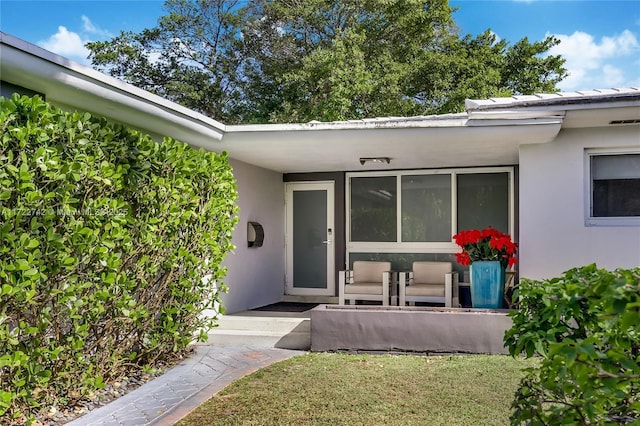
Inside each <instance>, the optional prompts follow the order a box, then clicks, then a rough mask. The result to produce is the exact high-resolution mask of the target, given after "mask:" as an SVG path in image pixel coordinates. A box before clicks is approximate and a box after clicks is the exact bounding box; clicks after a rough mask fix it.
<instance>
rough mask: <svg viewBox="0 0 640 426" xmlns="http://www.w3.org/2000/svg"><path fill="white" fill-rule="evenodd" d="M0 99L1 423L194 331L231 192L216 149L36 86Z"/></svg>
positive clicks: (144, 359) (151, 359) (60, 400)
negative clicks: (155, 134)
mask: <svg viewBox="0 0 640 426" xmlns="http://www.w3.org/2000/svg"><path fill="white" fill-rule="evenodd" d="M0 103H1V107H2V108H1V111H0V123H1V125H2V133H1V138H2V139H1V142H0V423H3V424H4V423H6V421H27V422H28V421H29V419H33V414H34V413H35V412H37V410H39V409H42V408H45V407H48V406H52V405H56V404H65V403H69V402H73V400H75V399H79V398H81V397H82V396H83V395H86V394H87V393H88V392H90V391H91V390H95V389H96V388H100V387H101V386H103V384H104V383H105V382H106V381H108V380H110V379H114V378H117V377H119V376H121V375H123V374H125V373H126V372H127V371H129V370H130V369H132V368H133V369H138V368H140V366H144V365H153V364H154V363H155V362H157V361H159V360H162V359H166V358H168V357H171V356H172V355H174V356H175V354H176V353H179V352H181V351H183V350H184V349H185V348H186V347H187V345H188V344H189V343H190V342H192V341H193V340H194V339H200V340H202V339H205V338H206V330H207V329H208V328H210V327H212V326H213V325H214V322H215V318H205V317H203V316H202V315H201V312H202V310H203V309H206V308H210V307H213V306H214V304H215V305H216V306H218V303H219V297H218V295H219V294H220V292H221V291H225V290H226V287H225V286H224V284H223V283H222V282H221V279H222V278H223V276H224V275H225V272H226V271H225V269H224V268H223V267H222V266H221V262H222V260H223V259H224V257H225V255H226V253H227V252H228V251H230V250H231V249H232V248H233V247H232V245H231V232H232V230H233V227H234V225H235V223H236V222H237V217H236V213H237V207H236V203H235V201H236V198H237V192H236V185H235V180H234V177H233V175H232V171H231V167H230V166H229V164H228V161H227V156H226V154H222V155H219V154H215V153H212V152H205V151H203V150H199V151H196V150H194V149H192V148H191V147H189V146H188V145H186V144H184V143H181V142H177V141H175V140H172V139H169V138H165V140H164V142H163V143H161V144H159V143H157V142H155V141H153V140H152V139H151V137H149V136H148V135H144V134H141V133H139V132H137V131H134V130H131V129H128V128H126V127H124V126H121V125H118V124H113V123H110V122H108V121H107V120H106V119H104V118H99V117H94V116H92V115H90V114H88V113H78V112H73V113H67V112H62V111H61V110H59V109H57V108H54V107H52V106H50V105H49V104H47V103H45V102H44V101H42V100H41V99H40V98H39V97H33V98H28V97H25V96H23V97H18V96H17V95H14V96H13V97H12V98H11V99H3V98H0ZM3 419H4V420H3ZM11 419H13V420H11Z"/></svg>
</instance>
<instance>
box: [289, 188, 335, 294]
mask: <svg viewBox="0 0 640 426" xmlns="http://www.w3.org/2000/svg"><path fill="white" fill-rule="evenodd" d="M326 241H327V191H325V190H313V191H294V192H293V286H294V287H299V288H326V287H327V243H326Z"/></svg>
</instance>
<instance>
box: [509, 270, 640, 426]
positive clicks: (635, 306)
mask: <svg viewBox="0 0 640 426" xmlns="http://www.w3.org/2000/svg"><path fill="white" fill-rule="evenodd" d="M514 297H515V298H518V301H519V310H517V311H515V312H513V313H512V314H511V315H512V317H513V323H514V325H513V328H511V329H510V330H508V331H507V332H506V333H505V343H506V344H507V346H508V347H509V351H510V353H511V354H512V355H518V354H521V353H522V352H524V353H525V354H526V356H527V357H531V356H534V355H536V356H540V357H542V362H541V364H540V367H539V368H536V369H532V370H530V371H529V372H528V374H527V376H526V377H525V378H524V379H523V380H522V381H521V383H520V389H519V390H518V391H517V393H516V397H515V401H514V403H513V407H512V408H514V409H515V411H514V414H513V416H512V418H511V420H512V424H519V423H521V422H525V423H527V424H533V425H556V424H594V425H595V424H598V425H600V424H632V423H633V424H638V422H640V268H636V269H631V270H623V269H619V270H616V271H606V270H602V269H597V267H596V266H595V265H589V266H586V267H582V268H576V269H572V270H570V271H567V272H565V274H564V275H563V276H562V277H560V278H553V279H550V280H545V281H533V280H522V281H521V283H520V285H519V287H518V289H517V291H516V292H515V295H514Z"/></svg>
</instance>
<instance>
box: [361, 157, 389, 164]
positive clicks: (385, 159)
mask: <svg viewBox="0 0 640 426" xmlns="http://www.w3.org/2000/svg"><path fill="white" fill-rule="evenodd" d="M366 162H370V163H387V164H390V163H391V158H389V157H360V164H362V165H363V166H364V163H366Z"/></svg>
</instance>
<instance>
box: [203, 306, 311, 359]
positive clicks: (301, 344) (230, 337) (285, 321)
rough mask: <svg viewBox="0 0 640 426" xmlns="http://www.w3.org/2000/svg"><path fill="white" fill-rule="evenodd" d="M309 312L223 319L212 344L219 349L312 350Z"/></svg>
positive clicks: (212, 334)
mask: <svg viewBox="0 0 640 426" xmlns="http://www.w3.org/2000/svg"><path fill="white" fill-rule="evenodd" d="M310 324H311V320H310V318H309V313H308V312H302V313H297V312H287V313H283V312H257V311H247V312H241V313H238V314H232V315H223V316H221V317H220V319H219V321H218V327H216V328H214V329H213V330H211V331H209V342H212V343H213V344H214V345H218V346H256V347H269V348H281V349H295V350H308V349H309V348H310V347H311V325H310Z"/></svg>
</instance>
